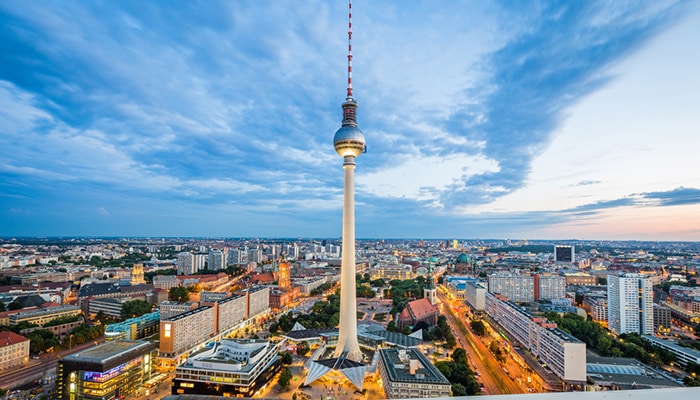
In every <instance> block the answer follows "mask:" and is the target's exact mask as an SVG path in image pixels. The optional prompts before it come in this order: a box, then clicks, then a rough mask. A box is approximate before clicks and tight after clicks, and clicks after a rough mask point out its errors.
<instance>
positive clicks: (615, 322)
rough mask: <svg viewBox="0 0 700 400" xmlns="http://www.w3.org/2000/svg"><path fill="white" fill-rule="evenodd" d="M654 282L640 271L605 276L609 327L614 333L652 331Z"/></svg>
mask: <svg viewBox="0 0 700 400" xmlns="http://www.w3.org/2000/svg"><path fill="white" fill-rule="evenodd" d="M652 286H653V282H652V280H651V278H650V277H649V276H644V275H639V274H624V275H621V276H618V275H608V328H609V329H610V330H611V331H612V332H613V333H615V334H617V335H620V334H623V333H639V334H640V335H653V334H654V294H653V292H652Z"/></svg>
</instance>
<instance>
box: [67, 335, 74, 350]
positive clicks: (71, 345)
mask: <svg viewBox="0 0 700 400" xmlns="http://www.w3.org/2000/svg"><path fill="white" fill-rule="evenodd" d="M72 349H73V334H71V335H70V336H69V337H68V351H70V350H72Z"/></svg>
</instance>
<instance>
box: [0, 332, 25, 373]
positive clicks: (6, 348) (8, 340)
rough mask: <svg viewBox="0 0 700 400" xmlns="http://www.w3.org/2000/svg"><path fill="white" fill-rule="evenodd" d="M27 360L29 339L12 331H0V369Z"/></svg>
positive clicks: (18, 364)
mask: <svg viewBox="0 0 700 400" xmlns="http://www.w3.org/2000/svg"><path fill="white" fill-rule="evenodd" d="M27 361H29V339H27V338H26V337H24V336H22V335H18V334H16V333H14V332H10V331H3V332H0V371H3V370H6V369H10V368H16V367H19V366H21V365H23V364H24V363H25V362H27Z"/></svg>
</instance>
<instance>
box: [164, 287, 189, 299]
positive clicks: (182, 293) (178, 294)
mask: <svg viewBox="0 0 700 400" xmlns="http://www.w3.org/2000/svg"><path fill="white" fill-rule="evenodd" d="M168 300H170V301H176V302H178V303H186V302H188V301H190V291H189V290H188V289H187V288H186V287H184V286H176V287H173V288H170V290H169V291H168Z"/></svg>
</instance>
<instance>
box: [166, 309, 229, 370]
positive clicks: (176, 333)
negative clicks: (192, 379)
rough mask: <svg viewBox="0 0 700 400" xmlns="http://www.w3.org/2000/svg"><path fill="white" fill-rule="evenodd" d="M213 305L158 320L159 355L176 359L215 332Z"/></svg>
mask: <svg viewBox="0 0 700 400" xmlns="http://www.w3.org/2000/svg"><path fill="white" fill-rule="evenodd" d="M215 323H216V315H215V310H214V307H209V306H205V307H199V308H196V309H194V310H191V311H188V312H186V313H184V314H179V315H176V316H174V317H172V318H169V319H166V320H161V321H160V356H161V357H162V358H170V359H176V358H178V357H180V356H181V355H182V353H183V352H185V351H188V350H189V349H190V348H191V347H193V346H194V345H196V344H199V343H200V342H202V341H204V340H206V339H208V338H210V337H212V336H213V335H214V334H215V333H216V330H215ZM176 363H177V362H176Z"/></svg>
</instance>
